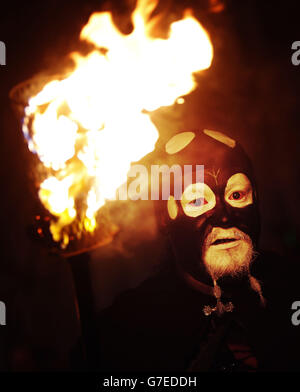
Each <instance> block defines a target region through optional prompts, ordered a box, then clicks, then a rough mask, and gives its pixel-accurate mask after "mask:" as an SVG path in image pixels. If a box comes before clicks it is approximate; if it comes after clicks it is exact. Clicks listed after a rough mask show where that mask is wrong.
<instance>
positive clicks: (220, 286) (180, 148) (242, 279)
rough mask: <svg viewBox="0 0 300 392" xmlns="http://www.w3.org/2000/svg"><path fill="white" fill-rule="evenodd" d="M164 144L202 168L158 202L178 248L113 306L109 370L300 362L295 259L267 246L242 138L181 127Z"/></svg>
mask: <svg viewBox="0 0 300 392" xmlns="http://www.w3.org/2000/svg"><path fill="white" fill-rule="evenodd" d="M156 153H159V159H157V158H156V163H159V164H160V165H162V164H164V165H167V166H168V167H172V166H173V165H177V167H180V168H182V169H184V168H186V167H189V168H191V171H192V172H189V174H188V176H189V178H188V179H187V178H185V175H183V176H176V175H174V178H173V180H172V183H171V193H170V196H169V197H168V200H161V198H160V200H159V201H155V202H154V203H155V205H156V211H157V217H158V221H159V225H160V227H161V232H162V233H163V235H165V236H166V237H167V238H168V240H169V243H170V244H171V248H172V257H171V260H170V262H169V263H168V264H167V265H166V266H165V267H164V269H163V270H162V271H161V272H160V273H159V274H158V275H157V276H155V277H153V278H151V279H149V280H147V281H146V282H144V283H143V284H142V285H141V286H140V287H139V288H137V289H136V290H131V291H129V292H128V293H125V294H123V295H122V296H121V297H120V298H119V299H117V300H116V302H115V304H114V305H113V307H112V308H111V309H108V310H106V311H104V312H103V314H102V317H101V327H100V328H101V331H102V338H101V347H102V352H103V363H102V368H103V370H123V371H126V370H131V371H138V370H143V371H159V370H160V371H161V370H162V371H184V370H190V371H221V372H236V371H257V370H300V364H299V359H298V355H297V349H296V346H297V344H298V340H299V339H298V335H299V334H298V333H297V331H296V329H295V327H293V325H292V324H291V320H290V317H291V311H290V309H291V305H292V302H293V301H295V300H296V299H297V297H296V295H297V289H296V285H293V284H292V283H288V282H287V281H286V280H285V279H286V277H289V275H290V271H289V267H288V266H287V263H282V261H281V260H279V259H278V258H277V257H275V256H274V255H266V254H263V253H262V252H261V250H260V249H259V243H258V242H259V232H260V222H259V210H258V198H257V190H256V184H255V180H254V175H253V170H252V166H251V163H250V161H249V158H248V157H247V156H246V154H245V152H244V151H243V149H242V147H241V146H240V145H239V144H238V143H237V142H236V141H235V140H233V139H231V138H230V137H228V136H226V135H224V134H222V133H220V132H217V131H211V130H204V131H201V132H181V133H179V134H177V135H175V136H173V137H172V138H171V139H170V140H169V141H168V142H167V143H166V144H165V146H163V148H162V149H160V150H159V149H158V152H156ZM178 165H179V166H178ZM199 165H204V176H203V178H202V179H201V178H200V180H199V179H197V170H199V167H200V166H199ZM200 168H201V167H200ZM181 173H184V170H181ZM200 177H201V176H200ZM182 185H183V188H182V192H181V191H180V192H178V187H179V188H180V187H181V186H182ZM178 195H179V196H178ZM294 289H295V290H294ZM293 291H295V292H293Z"/></svg>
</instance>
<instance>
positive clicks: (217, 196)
mask: <svg viewBox="0 0 300 392" xmlns="http://www.w3.org/2000/svg"><path fill="white" fill-rule="evenodd" d="M215 143H218V142H215ZM219 144H220V143H219ZM217 147H218V148H217V149H216V150H215V149H211V151H210V154H211V156H212V157H213V156H214V152H215V153H216V155H215V157H214V158H213V159H211V156H208V155H209V151H208V150H207V149H206V154H202V159H201V154H200V156H199V161H198V164H204V182H198V183H196V182H195V183H192V184H190V185H188V186H187V187H186V188H185V189H184V190H183V193H182V196H181V199H180V200H175V199H174V197H173V196H170V198H169V200H168V203H167V209H168V217H169V223H168V227H169V234H170V237H171V241H172V244H173V248H174V249H175V252H176V254H177V258H178V259H179V262H180V264H181V265H182V266H183V268H184V269H185V270H186V271H187V272H190V273H191V274H192V275H194V276H197V275H199V273H200V272H201V270H202V272H203V270H205V271H206V272H208V274H209V276H210V277H211V278H213V279H214V280H217V279H218V278H220V277H222V276H226V275H230V276H236V275H238V274H243V273H247V272H249V266H250V263H251V260H252V258H253V249H254V247H255V242H256V240H257V235H258V211H257V205H256V199H255V191H254V187H253V183H252V181H251V179H250V178H249V177H250V175H249V171H248V170H247V164H246V163H247V162H243V158H244V157H243V156H242V154H241V152H240V151H239V152H238V153H237V152H236V151H234V149H233V148H230V147H228V146H227V145H225V146H223V145H222V146H220V145H217ZM220 147H221V150H222V153H221V154H220ZM200 151H201V150H200Z"/></svg>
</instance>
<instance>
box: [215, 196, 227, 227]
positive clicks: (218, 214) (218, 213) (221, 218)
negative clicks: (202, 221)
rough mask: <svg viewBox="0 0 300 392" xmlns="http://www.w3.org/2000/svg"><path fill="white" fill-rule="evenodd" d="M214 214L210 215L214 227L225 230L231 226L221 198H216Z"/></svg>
mask: <svg viewBox="0 0 300 392" xmlns="http://www.w3.org/2000/svg"><path fill="white" fill-rule="evenodd" d="M214 210H215V211H214V214H213V215H212V220H213V223H214V225H217V226H220V227H224V228H227V227H229V226H232V222H231V221H230V216H229V211H228V209H227V206H226V203H225V200H223V198H221V197H217V200H216V206H215V208H214Z"/></svg>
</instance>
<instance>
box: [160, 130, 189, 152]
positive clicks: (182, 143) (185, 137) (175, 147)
mask: <svg viewBox="0 0 300 392" xmlns="http://www.w3.org/2000/svg"><path fill="white" fill-rule="evenodd" d="M195 136H196V135H195V133H194V132H181V133H179V134H177V135H175V136H173V137H172V138H171V139H170V140H169V141H168V142H167V143H166V152H167V153H168V154H170V155H172V154H176V152H179V151H181V150H183V149H184V148H185V147H186V146H188V145H189V144H190V143H191V141H192V140H193V139H194V137H195Z"/></svg>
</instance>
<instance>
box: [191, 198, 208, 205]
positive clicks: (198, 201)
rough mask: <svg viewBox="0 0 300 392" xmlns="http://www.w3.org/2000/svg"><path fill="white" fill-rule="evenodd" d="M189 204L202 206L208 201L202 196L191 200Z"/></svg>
mask: <svg viewBox="0 0 300 392" xmlns="http://www.w3.org/2000/svg"><path fill="white" fill-rule="evenodd" d="M188 204H189V205H192V206H194V207H201V206H204V205H205V204H207V201H206V200H205V199H203V198H202V197H198V198H197V199H194V200H191V201H190V202H189V203H188Z"/></svg>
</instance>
